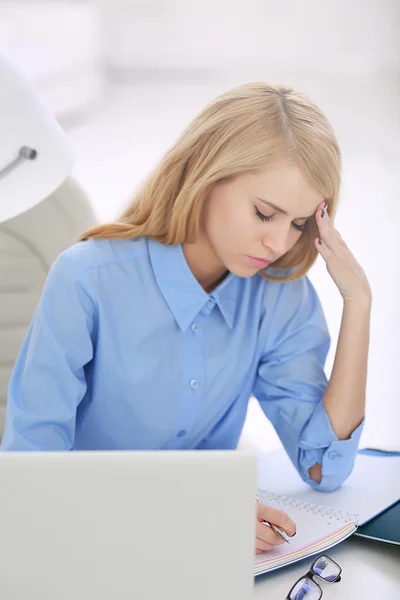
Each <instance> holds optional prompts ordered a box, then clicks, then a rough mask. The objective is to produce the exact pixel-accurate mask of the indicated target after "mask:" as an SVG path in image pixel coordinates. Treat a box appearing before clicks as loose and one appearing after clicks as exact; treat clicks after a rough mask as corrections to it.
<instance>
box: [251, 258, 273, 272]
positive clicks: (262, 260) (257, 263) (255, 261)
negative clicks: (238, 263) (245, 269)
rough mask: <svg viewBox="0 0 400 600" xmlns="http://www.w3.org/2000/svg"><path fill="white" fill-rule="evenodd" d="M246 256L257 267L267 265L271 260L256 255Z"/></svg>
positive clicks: (261, 267)
mask: <svg viewBox="0 0 400 600" xmlns="http://www.w3.org/2000/svg"><path fill="white" fill-rule="evenodd" d="M248 258H249V260H250V262H251V263H252V264H253V265H254V266H255V267H259V268H260V269H263V268H265V267H267V266H268V265H269V264H270V263H271V262H272V260H268V259H267V258H258V257H257V256H249V257H248Z"/></svg>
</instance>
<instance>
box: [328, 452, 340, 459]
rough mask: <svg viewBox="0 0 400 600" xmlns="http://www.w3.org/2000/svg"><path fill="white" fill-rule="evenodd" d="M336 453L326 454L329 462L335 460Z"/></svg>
mask: <svg viewBox="0 0 400 600" xmlns="http://www.w3.org/2000/svg"><path fill="white" fill-rule="evenodd" d="M337 456H338V453H337V452H329V454H328V458H330V459H331V460H335V458H337Z"/></svg>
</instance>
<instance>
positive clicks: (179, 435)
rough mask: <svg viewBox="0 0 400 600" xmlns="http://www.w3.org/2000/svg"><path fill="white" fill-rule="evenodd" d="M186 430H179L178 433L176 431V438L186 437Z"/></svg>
mask: <svg viewBox="0 0 400 600" xmlns="http://www.w3.org/2000/svg"><path fill="white" fill-rule="evenodd" d="M186 433H187V432H186V430H185V429H181V430H180V431H178V433H177V434H176V437H184V436H185V435H186Z"/></svg>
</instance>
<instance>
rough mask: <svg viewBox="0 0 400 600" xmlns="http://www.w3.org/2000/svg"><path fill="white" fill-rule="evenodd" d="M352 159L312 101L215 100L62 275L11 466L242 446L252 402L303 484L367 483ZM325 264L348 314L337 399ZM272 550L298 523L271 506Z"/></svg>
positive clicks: (58, 266)
mask: <svg viewBox="0 0 400 600" xmlns="http://www.w3.org/2000/svg"><path fill="white" fill-rule="evenodd" d="M339 187H340V151H339V148H338V144H337V141H336V138H335V135H334V133H333V131H332V128H331V126H330V124H329V123H328V121H327V119H326V117H325V116H324V114H323V113H322V112H321V111H320V110H319V109H318V108H317V107H316V106H315V105H314V104H312V103H311V102H310V100H309V99H308V98H306V97H305V96H303V95H301V94H298V93H296V92H294V91H293V90H291V89H289V88H287V87H283V86H274V85H269V84H266V83H253V84H248V85H243V86H240V87H238V88H236V89H233V90H230V91H228V92H227V93H225V94H222V95H221V96H220V97H218V98H217V99H215V100H214V101H213V102H211V103H210V104H209V105H208V106H207V107H206V108H205V109H204V110H203V111H202V112H201V113H200V114H199V115H198V116H197V117H196V118H195V119H194V120H193V122H192V123H190V124H189V126H188V127H187V129H186V131H185V132H184V133H183V135H182V136H181V137H180V139H178V141H177V142H176V144H175V145H174V146H173V147H172V148H171V149H170V150H169V151H168V152H167V154H166V155H165V157H164V158H163V159H162V161H161V163H160V164H159V165H158V166H157V168H156V169H155V170H154V172H153V173H152V174H151V175H150V177H149V178H148V179H147V181H146V182H145V183H144V184H143V185H142V187H141V189H140V190H139V191H138V193H137V194H136V196H135V197H134V199H133V201H132V204H131V205H130V206H129V208H128V209H127V210H126V211H125V213H124V214H123V215H122V217H121V219H120V220H119V221H118V222H116V223H112V224H107V225H101V226H99V227H96V228H95V229H92V230H91V231H89V232H87V233H85V234H84V235H83V236H82V240H81V241H80V242H79V243H77V244H76V245H74V246H73V247H71V248H70V249H68V250H67V251H66V252H64V253H63V254H61V255H60V256H59V258H58V259H57V260H56V261H55V263H54V265H53V267H52V269H51V271H50V273H49V276H48V279H47V282H46V284H45V286H44V290H43V294H42V298H41V302H40V304H39V307H38V309H37V312H36V314H35V316H34V319H33V322H32V324H31V327H30V329H29V332H28V334H27V337H26V339H25V342H24V344H23V346H22V349H21V351H20V355H19V358H18V360H17V362H16V365H15V368H14V371H13V375H12V378H11V381H10V388H9V401H8V414H7V423H6V429H5V434H4V439H3V443H2V448H3V450H73V449H76V450H84V449H87V450H89V449H92V450H98V449H103V450H110V449H189V448H191V449H193V448H196V449H229V448H235V447H236V445H237V442H238V439H239V436H240V433H241V430H242V427H243V423H244V420H245V416H246V410H247V404H248V399H249V396H250V395H251V394H252V393H254V395H255V396H256V398H257V399H258V401H259V402H260V405H261V406H262V408H263V410H264V412H265V414H266V416H267V417H268V418H269V419H270V420H271V422H272V423H273V425H274V427H275V428H276V430H277V432H278V434H279V436H280V439H281V440H282V443H283V445H284V447H285V448H286V451H287V452H288V454H289V456H290V458H291V460H292V461H293V463H294V465H295V466H296V468H297V470H298V472H299V473H300V475H301V477H302V478H303V479H304V480H305V481H306V482H308V483H309V484H310V485H311V486H313V487H314V488H316V489H319V490H322V491H328V490H333V489H336V488H337V487H339V486H340V484H341V483H342V482H343V481H344V480H345V479H346V477H347V476H348V475H349V473H350V472H351V470H352V467H353V464H354V459H355V454H356V451H357V446H358V442H359V438H360V434H361V429H362V424H363V417H364V403H365V387H366V370H367V354H368V343H369V339H368V338H369V322H370V309H371V292H370V287H369V284H368V281H367V279H366V276H365V274H364V272H363V270H362V269H361V267H360V266H359V265H358V263H357V262H356V260H355V258H354V257H353V255H352V254H351V252H350V251H349V249H348V248H347V246H346V245H345V243H344V242H343V240H342V239H341V237H340V235H339V234H338V232H337V231H336V230H335V229H334V226H333V216H334V214H335V211H336V206H337V201H338V194H339ZM318 253H319V254H320V255H321V256H322V257H323V259H324V260H325V261H326V265H327V268H328V271H329V273H330V275H331V276H332V278H333V280H334V282H335V283H336V285H337V287H338V290H339V292H340V294H341V295H342V298H343V319H342V325H341V330H340V337H339V341H338V347H337V352H336V358H335V363H334V367H333V371H332V376H331V379H330V381H329V383H328V382H327V380H326V377H325V374H324V362H325V359H326V355H327V352H328V347H329V336H328V331H327V327H326V322H325V318H324V315H323V312H322V309H321V306H320V303H319V300H318V297H317V294H316V292H315V290H314V288H313V286H312V285H311V283H310V281H309V280H308V278H307V276H306V273H307V271H308V269H309V268H310V267H311V265H312V264H313V262H314V261H315V259H316V257H317V255H318ZM257 509H258V523H257V539H256V552H261V551H264V550H268V549H271V548H272V547H273V546H274V545H275V544H278V543H281V542H282V540H281V539H280V538H279V537H278V536H277V535H276V534H275V533H274V532H273V531H272V530H271V529H270V528H268V527H265V525H263V524H262V523H261V521H262V520H263V519H266V520H269V521H271V522H273V523H275V524H277V525H279V526H281V527H282V528H283V529H284V530H285V531H286V532H287V533H288V534H289V535H291V534H293V533H294V532H295V524H294V523H293V522H292V521H291V520H290V519H289V517H288V516H287V515H285V513H280V512H277V511H274V509H272V508H269V507H266V506H264V505H258V507H257Z"/></svg>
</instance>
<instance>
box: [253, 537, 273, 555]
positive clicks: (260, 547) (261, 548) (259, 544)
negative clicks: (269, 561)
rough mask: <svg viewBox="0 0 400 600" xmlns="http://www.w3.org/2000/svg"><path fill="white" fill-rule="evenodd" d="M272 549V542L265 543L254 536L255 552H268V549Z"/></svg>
mask: <svg viewBox="0 0 400 600" xmlns="http://www.w3.org/2000/svg"><path fill="white" fill-rule="evenodd" d="M272 549H273V545H272V544H267V542H264V541H263V540H260V539H259V538H256V553H257V554H261V552H268V551H269V550H272Z"/></svg>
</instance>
